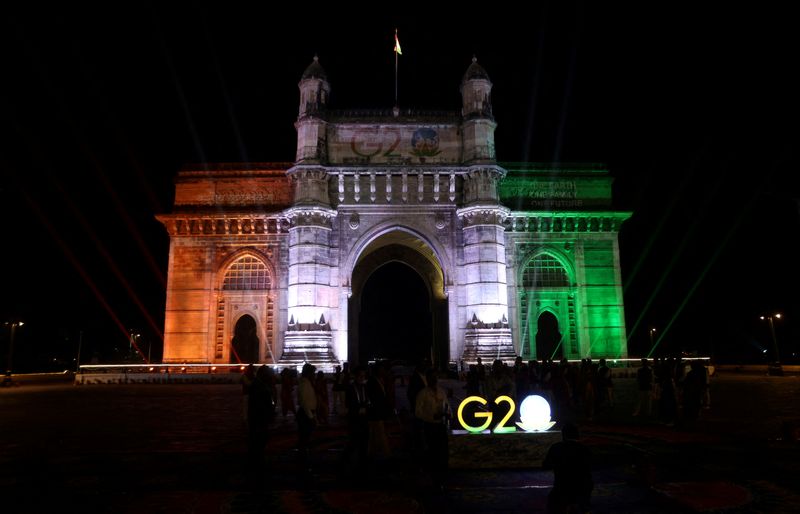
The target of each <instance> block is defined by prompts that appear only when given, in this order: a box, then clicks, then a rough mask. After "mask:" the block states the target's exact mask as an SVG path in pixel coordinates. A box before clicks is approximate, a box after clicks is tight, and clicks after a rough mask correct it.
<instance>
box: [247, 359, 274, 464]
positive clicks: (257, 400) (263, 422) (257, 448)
mask: <svg viewBox="0 0 800 514" xmlns="http://www.w3.org/2000/svg"><path fill="white" fill-rule="evenodd" d="M273 393H274V390H273V388H272V384H271V379H270V369H269V368H268V367H267V366H261V367H260V368H258V372H257V373H256V375H255V378H254V379H253V381H252V382H251V383H250V385H249V391H248V395H247V399H248V402H247V427H248V445H247V446H248V456H249V464H250V467H251V470H252V471H255V472H258V471H262V468H263V465H264V448H265V447H266V445H267V436H268V433H269V424H270V422H271V421H272V420H273V419H274V418H275V397H274V395H273Z"/></svg>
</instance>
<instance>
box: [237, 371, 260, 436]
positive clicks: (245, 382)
mask: <svg viewBox="0 0 800 514" xmlns="http://www.w3.org/2000/svg"><path fill="white" fill-rule="evenodd" d="M255 379H256V368H255V366H253V365H252V364H250V365H249V366H247V369H246V370H245V372H244V373H242V376H241V378H240V379H239V382H240V383H241V384H242V398H243V400H244V401H243V402H242V419H243V420H244V422H245V423H247V411H248V409H249V403H250V402H249V395H250V386H251V385H252V384H253V380H255Z"/></svg>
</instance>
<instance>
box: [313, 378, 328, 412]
mask: <svg viewBox="0 0 800 514" xmlns="http://www.w3.org/2000/svg"><path fill="white" fill-rule="evenodd" d="M314 394H316V395H317V421H319V424H320V425H327V424H328V380H327V379H326V378H325V373H323V372H322V371H317V378H316V379H315V380H314Z"/></svg>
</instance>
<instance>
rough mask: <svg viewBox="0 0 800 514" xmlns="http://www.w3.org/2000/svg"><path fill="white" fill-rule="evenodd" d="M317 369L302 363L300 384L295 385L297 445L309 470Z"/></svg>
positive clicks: (314, 420)
mask: <svg viewBox="0 0 800 514" xmlns="http://www.w3.org/2000/svg"><path fill="white" fill-rule="evenodd" d="M316 370H317V368H316V366H314V365H313V364H309V363H307V362H306V363H305V364H303V370H302V372H301V373H300V384H299V385H298V387H297V407H298V409H297V447H298V449H299V450H300V458H301V459H302V463H303V465H304V467H305V468H306V470H307V471H308V470H309V463H308V446H309V442H310V440H311V432H313V431H314V426H316V424H317V414H316V411H317V394H316V392H315V391H314V372H315V371H316Z"/></svg>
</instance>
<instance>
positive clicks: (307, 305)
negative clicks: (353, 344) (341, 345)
mask: <svg viewBox="0 0 800 514" xmlns="http://www.w3.org/2000/svg"><path fill="white" fill-rule="evenodd" d="M288 174H289V176H290V177H292V182H293V185H294V192H295V194H294V205H293V206H292V207H290V208H289V209H287V210H286V211H285V215H286V217H287V219H288V220H289V222H290V227H289V242H288V249H289V266H288V272H289V279H288V287H287V297H288V302H287V303H288V305H287V307H288V316H289V325H288V327H287V330H286V335H285V338H284V347H283V355H282V356H281V359H280V363H281V364H282V365H299V364H302V363H303V362H311V363H313V364H315V365H317V367H319V368H320V369H322V370H332V369H333V366H335V365H336V364H338V360H337V359H336V355H335V354H334V352H333V337H332V331H331V323H332V321H333V320H332V316H333V315H334V314H335V311H334V309H335V307H337V305H338V302H337V298H336V296H337V291H336V289H335V288H334V287H331V281H332V276H331V274H332V268H333V263H332V261H331V259H332V252H331V223H332V219H333V218H334V217H336V211H335V210H333V209H331V208H330V206H329V202H328V190H327V174H326V172H325V170H324V169H322V168H318V167H301V166H296V167H294V168H292V169H290V170H289V171H288Z"/></svg>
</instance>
